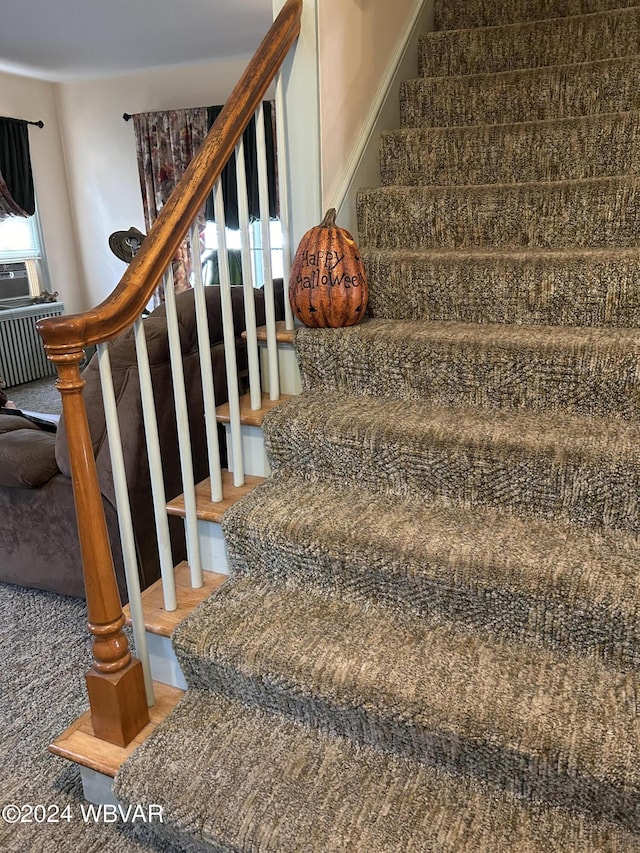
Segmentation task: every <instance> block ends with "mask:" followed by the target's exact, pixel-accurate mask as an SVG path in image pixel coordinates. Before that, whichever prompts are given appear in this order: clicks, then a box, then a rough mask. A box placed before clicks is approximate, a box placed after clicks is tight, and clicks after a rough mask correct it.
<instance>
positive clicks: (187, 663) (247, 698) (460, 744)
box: [178, 652, 640, 830]
mask: <svg viewBox="0 0 640 853" xmlns="http://www.w3.org/2000/svg"><path fill="white" fill-rule="evenodd" d="M178 656H179V658H180V660H181V664H182V666H183V669H184V670H185V672H186V676H187V682H188V683H189V685H190V687H191V688H192V689H193V688H195V689H200V690H202V689H206V690H212V691H214V692H216V693H221V694H222V695H224V696H228V697H230V698H232V699H239V700H241V701H242V702H245V703H247V704H249V705H253V706H255V707H258V708H260V709H261V710H263V711H271V712H276V713H280V714H284V715H285V716H286V717H289V718H291V719H294V720H297V721H299V722H301V723H303V724H304V725H307V726H313V727H315V728H317V729H320V730H326V731H329V732H331V733H333V734H338V735H342V736H344V737H347V738H349V740H350V741H352V742H354V743H361V744H368V745H371V746H374V747H376V748H377V749H380V750H381V751H382V752H385V753H393V754H394V755H400V756H406V757H407V758H410V759H413V760H415V761H418V762H421V763H423V764H425V765H427V766H429V767H438V768H441V769H443V770H445V771H447V772H451V773H455V774H456V775H458V776H460V775H463V776H464V775H467V776H470V777H472V778H476V779H481V780H483V781H486V782H489V783H490V784H493V785H497V786H499V787H500V788H503V789H505V790H508V791H512V792H514V793H517V794H518V795H519V796H522V797H524V798H525V799H528V800H539V801H542V802H545V803H550V804H553V805H562V806H564V807H570V808H573V809H574V810H577V811H585V812H586V813H587V814H589V815H590V816H591V817H596V818H608V819H611V820H615V821H617V822H619V823H621V824H622V825H623V826H625V827H627V828H629V829H632V830H638V829H640V816H636V814H635V812H636V803H637V796H638V795H637V793H636V792H631V791H626V790H625V789H624V788H623V787H622V786H620V788H618V787H614V786H613V785H611V784H606V783H604V782H599V780H597V779H594V778H593V777H591V776H589V775H587V774H582V773H581V772H580V769H579V768H576V767H574V766H572V765H573V762H572V760H571V758H570V756H564V755H562V756H560V755H558V756H555V755H550V756H548V759H547V760H546V761H544V762H540V761H539V760H538V759H537V758H536V757H535V756H527V755H524V754H522V753H520V752H518V751H517V750H516V749H514V750H513V751H506V750H504V749H501V748H500V747H499V746H497V745H492V744H490V743H482V744H479V743H475V742H473V741H470V740H467V739H465V738H464V737H462V736H460V735H456V734H454V733H449V732H444V731H442V732H441V731H430V730H427V729H424V728H422V727H421V726H419V725H415V724H414V725H412V724H411V722H407V721H405V720H403V719H400V718H399V719H395V720H394V719H386V718H384V717H381V716H379V714H377V713H376V712H375V711H371V710H370V709H368V708H367V707H365V706H360V707H357V708H354V707H348V706H347V707H340V706H337V705H336V704H335V703H334V702H333V701H332V698H331V697H328V696H327V697H325V696H321V695H318V694H317V693H313V694H310V693H307V692H306V691H305V689H304V688H303V687H301V686H299V685H292V684H278V683H275V682H274V681H273V680H272V678H271V677H270V675H269V674H268V673H267V672H264V673H262V674H261V676H260V677H253V678H252V677H251V676H250V675H245V674H243V673H242V672H240V671H239V670H238V669H236V668H234V667H232V666H228V665H226V664H225V663H224V662H221V661H215V660H209V659H207V660H206V661H202V662H201V661H199V660H198V659H197V658H195V657H193V656H192V655H189V656H188V660H187V656H186V655H182V654H181V653H180V652H178ZM565 767H568V768H570V770H569V772H563V768H565Z"/></svg>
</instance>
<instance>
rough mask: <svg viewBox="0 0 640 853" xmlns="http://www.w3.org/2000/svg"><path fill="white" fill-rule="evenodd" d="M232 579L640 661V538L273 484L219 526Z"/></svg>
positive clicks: (318, 486) (297, 482)
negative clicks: (258, 580) (269, 582)
mask: <svg viewBox="0 0 640 853" xmlns="http://www.w3.org/2000/svg"><path fill="white" fill-rule="evenodd" d="M223 530H224V535H225V541H226V543H227V549H228V552H229V559H230V565H231V566H232V568H233V572H234V573H235V574H247V573H248V574H250V575H251V576H253V577H255V576H264V577H267V578H272V579H275V580H277V581H285V580H288V581H290V582H295V583H297V584H300V585H301V586H305V587H306V586H310V587H312V588H315V589H318V590H322V591H324V592H327V593H334V594H339V595H346V596H351V597H353V598H354V599H355V600H359V601H365V602H368V601H374V602H376V601H377V602H381V603H384V604H387V605H389V606H392V607H398V608H402V609H406V610H408V611H412V612H414V613H422V614H429V613H433V614H438V613H441V614H444V615H446V616H448V618H451V619H455V620H457V621H458V622H459V623H460V624H465V623H466V624H469V625H476V626H484V627H485V628H487V629H488V630H490V631H492V632H495V633H496V634H497V635H503V636H506V637H509V636H514V637H526V636H530V637H532V638H534V639H538V640H539V641H541V642H543V643H545V644H546V645H548V646H549V647H551V648H562V647H563V646H564V647H566V648H572V649H574V650H576V651H582V652H586V653H590V654H593V653H595V654H597V655H598V656H601V657H602V658H603V659H605V660H607V661H608V662H609V664H611V662H613V663H614V664H615V665H621V666H633V667H634V668H636V667H638V665H639V664H640V645H639V640H640V620H639V618H638V617H639V613H638V606H639V604H640V578H638V572H637V547H638V543H637V539H635V538H628V537H625V536H623V535H621V534H620V533H619V532H617V531H616V532H615V533H611V532H600V533H597V532H595V531H590V530H585V529H584V528H583V527H576V526H574V525H571V524H568V523H562V522H558V521H557V520H555V521H554V522H550V521H547V520H543V519H536V518H535V517H533V516H529V515H523V516H516V515H511V514H503V513H500V512H496V511H495V510H491V509H481V508H478V509H467V510H465V512H464V513H461V512H460V511H459V510H458V509H457V508H455V507H448V506H445V505H442V504H437V503H436V504H433V503H429V502H424V501H420V500H419V499H417V498H415V497H408V498H397V497H395V496H393V495H376V494H372V493H371V492H368V491H366V490H364V489H362V488H361V487H360V486H351V487H349V486H346V485H345V484H344V483H341V484H338V485H336V484H333V483H321V482H313V483H309V482H306V481H304V480H301V479H300V478H295V477H287V476H285V477H274V478H271V479H270V480H269V481H268V482H267V483H265V484H264V485H263V486H261V487H260V488H259V489H257V490H256V491H255V492H253V493H252V495H251V497H250V498H249V499H248V500H246V501H243V502H241V503H239V504H236V505H235V506H234V507H232V508H231V509H230V510H229V511H228V512H227V513H226V514H225V517H224V520H223Z"/></svg>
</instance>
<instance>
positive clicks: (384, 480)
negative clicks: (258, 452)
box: [263, 393, 640, 534]
mask: <svg viewBox="0 0 640 853" xmlns="http://www.w3.org/2000/svg"><path fill="white" fill-rule="evenodd" d="M263 431H264V435H265V444H266V447H267V452H268V454H269V458H270V461H271V465H272V469H273V470H274V471H282V472H283V473H286V472H289V473H293V472H295V473H297V474H298V475H300V476H303V477H305V478H307V479H312V480H315V479H320V480H328V481H332V482H345V483H350V484H358V483H359V484H361V485H362V487H363V488H368V489H371V490H372V491H375V492H380V493H391V494H396V495H400V496H409V495H413V494H417V495H421V496H422V497H424V498H429V499H432V498H433V499H438V500H444V501H446V502H448V503H451V504H457V505H460V506H480V505H488V506H494V507H497V508H501V509H505V510H509V511H522V510H525V511H531V512H534V513H536V514H541V515H543V516H547V517H551V516H557V517H560V518H565V519H568V520H570V521H574V522H579V523H581V524H591V525H595V526H598V527H602V526H604V527H606V526H609V527H613V528H620V529H624V530H627V531H628V532H629V533H633V534H637V533H638V532H640V422H634V421H631V422H629V421H622V420H615V419H613V420H610V421H607V420H605V419H601V418H594V417H584V416H577V415H572V416H570V415H567V414H565V413H562V412H554V413H553V414H547V413H529V412H526V411H510V412H501V411H499V410H489V409H479V408H470V407H455V406H449V407H447V406H438V405H435V404H428V403H424V402H420V401H413V400H388V399H381V398H375V397H368V398H366V399H365V398H362V397H348V396H346V395H344V394H331V393H321V394H306V395H302V396H301V397H298V398H294V399H292V400H290V401H289V402H287V403H285V404H283V405H281V406H279V407H278V408H277V409H275V410H274V411H272V412H270V413H269V414H268V416H267V417H266V418H265V420H264V422H263Z"/></svg>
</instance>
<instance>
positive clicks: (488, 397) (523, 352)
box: [295, 320, 640, 418]
mask: <svg viewBox="0 0 640 853" xmlns="http://www.w3.org/2000/svg"><path fill="white" fill-rule="evenodd" d="M295 347H296V353H297V357H298V364H299V367H300V374H301V378H302V387H303V388H304V389H305V390H310V391H317V392H327V391H329V392H339V391H344V392H345V393H347V394H349V395H359V394H363V395H371V396H377V397H390V398H395V399H415V400H417V399H422V400H427V401H432V402H437V403H440V404H444V405H460V406H462V405H467V406H470V405H473V406H482V407H488V408H500V409H513V408H516V409H522V408H526V409H530V410H533V411H557V410H565V411H568V412H574V413H576V414H583V415H598V416H601V417H623V418H635V417H638V416H640V331H637V330H635V329H607V328H602V327H600V328H598V327H591V328H590V327H570V326H568V327H564V326H540V325H538V326H523V325H508V324H504V323H496V324H483V325H480V324H477V323H455V322H450V321H441V322H437V321H436V322H429V321H422V322H421V321H411V320H366V321H364V322H362V323H359V324H358V325H356V326H350V327H345V328H339V329H306V328H300V329H299V330H298V331H297V333H296V337H295Z"/></svg>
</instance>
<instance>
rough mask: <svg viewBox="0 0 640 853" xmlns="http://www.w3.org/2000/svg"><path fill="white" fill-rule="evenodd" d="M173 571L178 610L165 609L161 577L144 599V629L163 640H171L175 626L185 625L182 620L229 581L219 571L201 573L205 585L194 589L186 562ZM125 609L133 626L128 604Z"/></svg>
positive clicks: (128, 622) (143, 594)
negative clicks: (166, 638)
mask: <svg viewBox="0 0 640 853" xmlns="http://www.w3.org/2000/svg"><path fill="white" fill-rule="evenodd" d="M174 572H175V580H176V600H177V605H178V606H177V607H176V609H175V610H167V609H166V608H165V606H164V594H163V591H162V578H160V579H159V580H157V581H156V582H155V583H154V584H152V585H151V586H150V587H147V589H145V591H144V592H143V593H142V596H141V597H142V610H143V614H144V627H145V630H147V631H149V633H151V634H157V635H158V636H160V637H170V636H171V634H172V633H173V629H174V628H175V627H176V625H178V624H179V623H180V622H182V620H183V619H186V617H187V616H188V615H189V614H190V613H191V611H192V610H193V609H194V607H196V606H197V605H198V604H200V602H201V601H204V599H205V598H208V597H209V596H210V595H211V593H212V592H213V591H214V590H216V589H218V587H220V586H222V584H223V583H224V582H225V581H226V580H227V578H228V575H223V574H219V573H218V572H207V571H204V572H203V573H202V579H203V584H202V586H201V587H198V588H197V589H194V588H193V587H192V586H191V570H190V568H189V564H188V563H187V562H186V561H183V562H182V563H180V564H179V565H178V566H176V568H175V569H174ZM122 610H123V613H124V615H125V617H126V620H127V625H131V609H130V607H129V605H128V604H126V605H125V606H124V607H123V608H122Z"/></svg>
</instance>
